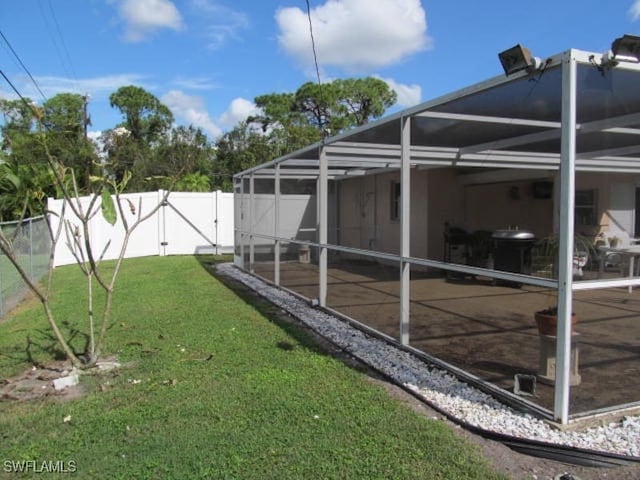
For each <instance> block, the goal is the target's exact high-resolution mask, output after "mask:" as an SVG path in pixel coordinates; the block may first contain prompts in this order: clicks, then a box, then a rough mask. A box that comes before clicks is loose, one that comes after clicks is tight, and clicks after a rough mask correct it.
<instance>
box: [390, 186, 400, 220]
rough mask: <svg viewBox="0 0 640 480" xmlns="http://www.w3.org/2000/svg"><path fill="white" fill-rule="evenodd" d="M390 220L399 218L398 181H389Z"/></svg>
mask: <svg viewBox="0 0 640 480" xmlns="http://www.w3.org/2000/svg"><path fill="white" fill-rule="evenodd" d="M389 211H390V212H391V220H392V221H396V222H397V221H398V220H400V182H395V181H394V182H391V207H390V210H389Z"/></svg>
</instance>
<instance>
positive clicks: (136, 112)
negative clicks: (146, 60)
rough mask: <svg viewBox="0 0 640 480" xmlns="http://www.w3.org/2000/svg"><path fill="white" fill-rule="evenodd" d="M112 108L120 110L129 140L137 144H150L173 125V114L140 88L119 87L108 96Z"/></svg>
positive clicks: (132, 86) (122, 125)
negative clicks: (129, 136)
mask: <svg viewBox="0 0 640 480" xmlns="http://www.w3.org/2000/svg"><path fill="white" fill-rule="evenodd" d="M109 102H110V104H111V106H112V107H115V108H117V109H118V110H120V113H122V115H123V116H124V121H123V122H122V123H120V125H119V126H121V127H124V128H126V129H127V130H128V131H129V133H130V135H131V138H132V139H133V140H134V141H136V142H139V143H144V144H152V143H154V142H157V141H158V140H160V139H161V137H162V136H163V135H165V134H166V133H167V131H168V130H169V128H170V127H171V124H172V123H173V114H172V113H171V110H169V107H167V106H166V105H164V104H163V103H162V102H160V100H158V99H157V98H156V97H155V96H154V95H153V94H151V93H149V92H147V91H146V90H145V89H143V88H141V87H136V86H134V85H128V86H126V87H120V88H119V89H118V90H117V91H115V92H114V93H112V94H111V95H110V96H109Z"/></svg>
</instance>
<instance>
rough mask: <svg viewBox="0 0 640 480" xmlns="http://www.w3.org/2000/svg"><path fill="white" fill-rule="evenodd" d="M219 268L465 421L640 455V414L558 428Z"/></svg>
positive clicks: (228, 268) (297, 301)
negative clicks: (579, 427) (574, 428)
mask: <svg viewBox="0 0 640 480" xmlns="http://www.w3.org/2000/svg"><path fill="white" fill-rule="evenodd" d="M218 270H220V271H221V272H222V273H224V274H226V275H229V276H231V277H232V278H235V279H236V280H239V281H241V282H242V283H244V284H245V285H247V286H248V287H250V288H251V289H253V290H255V291H257V292H259V293H260V295H262V296H263V297H265V298H266V299H268V300H269V301H271V302H272V303H274V304H275V305H277V306H278V307H280V308H282V309H283V310H285V311H287V312H289V313H290V314H291V315H293V316H294V317H296V318H298V319H300V321H302V322H303V323H305V324H306V325H307V326H308V327H310V328H312V329H313V330H315V331H316V332H317V333H319V334H320V335H322V336H323V337H325V338H327V339H329V340H330V341H332V342H334V343H335V344H337V345H339V346H340V347H341V348H343V349H345V350H346V351H347V352H349V353H350V354H351V355H353V356H354V357H356V358H358V359H360V360H361V361H363V362H365V363H366V364H368V365H370V366H372V367H374V368H376V369H377V370H379V371H382V372H384V373H385V374H386V375H389V376H391V377H392V378H394V379H395V380H396V381H398V382H400V383H402V384H403V385H405V386H406V387H407V388H409V389H411V390H413V391H414V392H417V393H418V394H419V395H421V396H422V397H423V398H425V399H426V400H427V401H428V403H430V404H432V405H434V406H435V407H437V408H438V409H440V410H441V411H445V412H447V413H448V414H450V415H452V416H453V417H456V418H458V419H459V420H461V421H463V422H466V423H469V424H471V425H474V426H476V427H479V428H482V429H485V430H489V431H493V432H496V433H500V434H505V435H511V436H514V437H517V438H527V439H531V440H538V441H544V442H550V443H554V444H558V445H567V446H572V447H578V448H585V449H591V450H597V451H602V452H610V453H616V454H621V455H629V456H634V457H640V416H628V417H625V418H624V419H623V420H621V421H620V422H615V423H609V424H607V425H604V426H599V427H592V428H588V429H584V430H581V431H570V432H567V431H560V430H557V429H555V428H553V427H551V426H550V425H548V424H547V423H545V422H544V421H542V420H540V419H537V418H535V417H533V416H531V415H530V414H527V413H522V412H518V411H516V410H514V409H512V408H510V407H509V406H506V405H504V404H502V403H500V402H499V401H498V400H496V399H495V398H493V397H491V396H489V395H487V394H485V393H484V392H481V391H479V390H478V389H476V388H473V387H471V386H469V385H467V384H465V383H463V382H461V381H460V380H458V379H457V378H455V377H454V376H453V375H451V374H449V373H447V372H446V371H443V370H440V369H437V368H433V367H431V366H429V365H427V364H426V363H424V362H423V361H422V360H420V359H418V358H417V357H416V356H414V355H412V354H411V353H409V352H405V351H403V350H400V349H397V348H395V347H393V346H391V345H389V344H387V343H385V342H384V341H382V340H380V339H378V338H375V337H372V336H369V335H367V334H366V333H364V332H362V331H361V330H358V329H357V328H354V327H352V326H351V325H349V324H348V323H347V322H345V321H343V320H340V319H339V318H337V317H334V316H332V315H329V314H327V313H325V312H322V311H320V310H318V309H316V308H313V307H311V306H310V305H309V304H307V303H306V302H304V301H303V300H301V299H299V298H297V297H296V296H294V295H291V294H290V293H288V292H285V291H283V290H280V289H278V288H276V287H273V286H271V285H269V284H267V283H266V282H263V281H261V280H260V279H258V278H256V277H254V276H253V275H249V274H247V273H245V272H243V271H241V270H239V269H237V268H236V267H234V266H233V265H232V264H223V265H219V266H218Z"/></svg>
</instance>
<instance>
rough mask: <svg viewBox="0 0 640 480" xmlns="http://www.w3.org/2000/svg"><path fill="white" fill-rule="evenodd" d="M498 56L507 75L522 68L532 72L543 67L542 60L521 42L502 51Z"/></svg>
mask: <svg viewBox="0 0 640 480" xmlns="http://www.w3.org/2000/svg"><path fill="white" fill-rule="evenodd" d="M498 58H499V59H500V63H501V64H502V68H503V69H504V73H505V74H506V75H507V76H508V75H512V74H514V73H517V72H520V71H522V70H527V71H528V72H532V71H535V70H539V69H540V68H541V67H542V60H541V59H539V58H538V57H534V56H533V55H532V54H531V51H530V50H529V49H528V48H525V47H523V46H522V45H520V44H518V45H516V46H514V47H511V48H509V49H507V50H505V51H504V52H500V53H499V54H498Z"/></svg>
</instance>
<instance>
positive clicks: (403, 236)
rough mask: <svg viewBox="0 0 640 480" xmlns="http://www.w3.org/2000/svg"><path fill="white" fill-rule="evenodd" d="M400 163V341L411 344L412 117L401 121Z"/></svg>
mask: <svg viewBox="0 0 640 480" xmlns="http://www.w3.org/2000/svg"><path fill="white" fill-rule="evenodd" d="M401 125H402V126H401V128H402V132H401V145H400V150H401V159H400V161H401V164H400V343H401V344H402V345H408V344H409V314H410V308H411V304H410V302H411V298H410V294H409V292H410V287H411V264H410V263H408V262H407V261H405V259H406V258H407V257H409V256H411V250H410V246H411V245H410V237H411V205H410V204H411V164H410V162H409V161H410V159H411V117H403V118H402V122H401Z"/></svg>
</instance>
